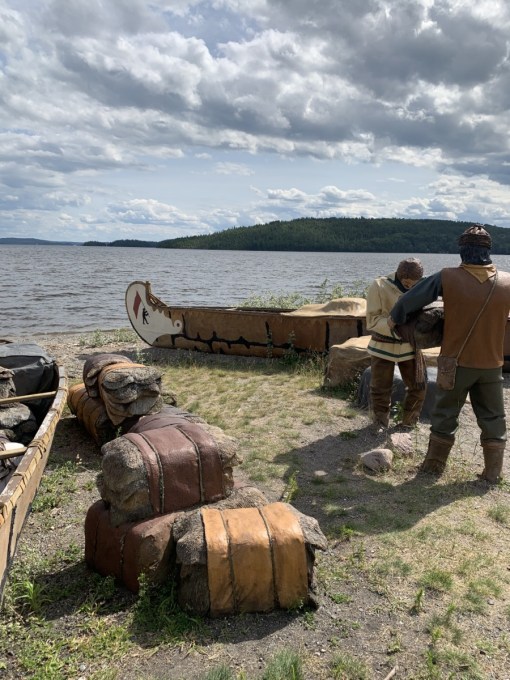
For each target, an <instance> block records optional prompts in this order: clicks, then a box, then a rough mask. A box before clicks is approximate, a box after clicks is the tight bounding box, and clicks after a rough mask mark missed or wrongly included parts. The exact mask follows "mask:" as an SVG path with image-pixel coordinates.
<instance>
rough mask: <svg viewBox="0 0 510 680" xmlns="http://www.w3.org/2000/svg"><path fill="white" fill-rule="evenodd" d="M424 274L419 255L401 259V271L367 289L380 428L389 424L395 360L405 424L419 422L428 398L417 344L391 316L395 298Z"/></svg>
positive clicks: (373, 399) (373, 394) (376, 414)
mask: <svg viewBox="0 0 510 680" xmlns="http://www.w3.org/2000/svg"><path fill="white" fill-rule="evenodd" d="M422 276H423V266H422V264H421V262H420V261H419V260H417V259H416V258H414V257H412V258H408V259H406V260H402V261H401V262H399V264H398V267H397V271H396V272H395V273H393V274H390V275H389V276H381V277H379V278H377V279H375V281H374V282H373V283H372V285H371V286H370V288H369V289H368V293H367V316H366V323H367V330H368V331H370V333H371V334H372V337H371V339H370V341H369V343H368V353H369V354H370V359H371V369H370V372H371V375H370V402H371V409H372V417H373V420H374V423H375V425H376V427H377V428H378V429H385V428H387V427H388V426H389V420H390V406H391V392H392V388H393V374H394V369H395V364H398V367H399V370H400V375H401V376H402V380H403V381H404V384H405V386H406V396H405V399H404V404H403V410H404V413H403V420H402V424H403V425H406V426H409V427H412V426H413V425H415V424H416V422H417V420H418V418H419V416H420V411H421V408H422V405H423V400H424V399H425V383H424V381H423V382H419V381H417V380H416V356H415V351H414V349H413V347H412V346H411V345H410V343H408V342H404V341H403V340H402V339H401V338H400V337H399V336H398V334H397V333H396V332H395V331H394V330H392V329H390V328H389V326H388V317H389V313H390V311H391V309H392V307H393V305H394V304H395V302H396V301H397V300H398V299H399V298H400V297H401V295H403V294H404V293H405V292H406V290H409V289H410V288H412V287H413V286H414V285H415V284H416V283H417V282H418V281H419V280H420V279H421V278H422Z"/></svg>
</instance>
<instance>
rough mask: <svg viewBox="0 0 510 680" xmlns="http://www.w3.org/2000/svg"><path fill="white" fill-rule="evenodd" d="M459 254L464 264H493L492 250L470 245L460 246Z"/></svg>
mask: <svg viewBox="0 0 510 680" xmlns="http://www.w3.org/2000/svg"><path fill="white" fill-rule="evenodd" d="M459 253H460V259H461V260H462V262H463V263H464V264H492V260H491V251H490V248H485V247H484V246H475V245H472V244H468V245H465V246H460V247H459Z"/></svg>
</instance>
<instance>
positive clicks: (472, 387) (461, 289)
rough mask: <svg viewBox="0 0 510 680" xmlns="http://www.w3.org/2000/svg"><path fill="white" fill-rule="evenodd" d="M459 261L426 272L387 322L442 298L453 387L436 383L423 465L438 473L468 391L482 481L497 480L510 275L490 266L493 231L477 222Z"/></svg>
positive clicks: (444, 347)
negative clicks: (452, 361) (477, 432)
mask: <svg viewBox="0 0 510 680" xmlns="http://www.w3.org/2000/svg"><path fill="white" fill-rule="evenodd" d="M458 243H459V253H460V258H461V264H460V265H459V266H458V267H451V268H446V269H442V270H441V271H440V272H437V273H436V274H432V275H431V276H428V277H427V278H426V279H424V280H423V281H421V282H420V283H419V284H418V285H417V286H416V287H415V288H413V290H411V291H409V292H408V293H406V294H405V295H404V296H403V297H402V298H400V300H399V301H398V302H397V303H396V305H395V307H394V308H393V310H392V311H391V321H390V326H394V324H401V323H404V322H405V321H406V319H407V317H408V316H409V314H411V313H412V312H414V311H417V310H418V309H421V308H422V307H423V306H424V305H427V304H429V303H430V302H432V301H434V300H436V299H437V298H438V297H439V296H442V298H443V304H444V333H443V341H442V343H441V353H440V354H441V356H444V357H453V358H457V369H456V374H455V382H454V383H453V389H441V388H440V387H438V386H436V400H435V404H434V408H433V412H432V416H431V428H430V438H429V445H428V450H427V454H426V456H425V459H424V461H423V464H422V468H421V469H422V470H423V471H424V472H429V473H432V474H441V473H442V472H443V470H444V469H445V466H446V462H447V459H448V456H449V454H450V451H451V448H452V446H453V444H454V442H455V432H456V430H457V428H458V425H459V414H460V411H461V409H462V407H463V405H464V403H465V401H466V398H467V396H468V395H469V397H470V400H471V406H472V407H473V411H474V413H475V416H476V420H477V423H478V426H479V427H480V430H481V434H480V443H481V446H482V450H483V457H484V463H485V465H484V469H483V472H482V474H481V475H480V476H481V477H482V478H483V479H485V480H487V481H489V482H491V483H496V482H498V481H499V479H500V476H501V471H502V467H503V456H504V451H505V444H506V419H505V407H504V402H503V375H502V367H503V363H504V357H503V343H504V338H505V330H506V325H507V319H508V313H509V311H510V274H508V273H506V272H498V271H497V270H496V267H495V266H494V265H493V264H492V261H491V258H490V250H491V247H492V239H491V236H490V234H489V233H488V232H487V231H486V230H485V229H484V228H483V227H482V226H481V225H479V224H476V225H473V226H471V227H469V228H468V229H466V231H464V232H463V233H462V234H461V236H460V237H459V241H458Z"/></svg>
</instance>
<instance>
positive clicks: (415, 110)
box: [0, 0, 510, 239]
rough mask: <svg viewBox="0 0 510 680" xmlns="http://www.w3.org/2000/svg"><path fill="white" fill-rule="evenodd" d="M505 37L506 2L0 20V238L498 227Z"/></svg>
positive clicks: (119, 5) (133, 1)
mask: <svg viewBox="0 0 510 680" xmlns="http://www.w3.org/2000/svg"><path fill="white" fill-rule="evenodd" d="M509 29H510V9H509V7H508V5H507V4H506V3H504V2H503V1H502V0H480V1H477V2H475V1H474V0H462V2H461V1H460V0H360V1H359V2H356V3H352V2H347V1H346V0H341V1H340V2H339V1H338V0H334V1H333V0H323V2H322V3H321V6H320V12H319V11H317V4H316V3H310V2H308V1H306V0H295V1H294V2H292V3H289V2H287V0H285V1H284V0H271V1H269V0H249V1H248V0H208V1H205V0H175V1H174V0H172V2H170V0H155V1H154V2H152V3H145V2H143V0H119V1H118V2H115V3H103V2H100V0H52V1H51V2H48V3H43V4H42V5H37V4H35V5H34V3H32V2H29V1H28V0H16V2H15V1H14V0H7V2H6V3H4V5H3V6H2V7H1V8H0V102H1V106H0V211H1V212H2V216H4V215H5V219H3V220H2V223H1V224H2V229H3V233H12V232H13V231H14V232H15V231H16V230H17V229H26V225H27V223H28V222H30V223H31V224H32V225H33V228H34V230H36V229H37V230H38V231H39V232H44V230H45V229H48V230H52V233H54V225H55V224H56V223H57V222H58V224H59V226H60V228H61V229H62V234H63V236H65V234H66V229H67V227H66V225H72V224H73V221H74V223H75V224H74V226H73V228H75V227H76V228H80V229H81V228H83V229H84V230H85V231H84V233H87V237H88V238H93V236H94V230H95V229H98V230H99V229H101V233H102V234H107V235H108V236H109V237H111V238H112V239H113V238H117V237H118V238H120V237H122V235H123V234H124V233H126V234H127V233H129V234H131V233H132V231H133V229H136V225H142V224H143V225H148V227H147V228H148V229H150V230H152V231H150V232H147V233H152V234H153V237H154V238H156V237H157V236H158V235H159V234H160V233H162V231H163V230H165V229H166V230H167V231H168V230H169V231H170V233H174V232H173V231H172V230H175V233H177V232H179V233H181V232H184V233H194V232H196V231H197V230H198V231H200V230H201V231H202V232H205V231H207V230H211V229H220V228H225V227H227V226H232V225H233V224H235V223H236V222H237V221H238V220H239V221H240V220H242V221H243V223H245V224H247V223H249V220H250V219H256V220H258V221H260V219H261V218H262V217H263V216H270V217H269V218H270V219H279V218H285V217H293V216H301V215H306V214H324V215H326V214H333V212H334V211H335V210H336V211H337V213H338V212H342V214H356V211H358V213H359V214H363V215H365V216H368V215H374V216H391V215H401V216H405V215H413V216H415V215H418V216H423V217H426V216H430V215H432V214H433V215H448V216H449V217H451V218H452V219H465V218H466V216H469V219H471V217H472V218H473V219H480V220H482V221H486V222H494V223H497V224H503V225H507V224H508V218H507V217H506V215H507V214H508V211H507V209H508V186H509V185H510V138H509V136H508V129H509V127H510V115H509V111H510V69H509V53H508V37H507V36H508V32H509ZM314 159H320V160H321V161H322V162H323V164H324V167H327V168H330V169H331V172H332V175H331V176H330V177H326V176H325V175H324V169H322V170H320V171H319V170H318V166H317V165H316V164H315V160H314ZM207 161H210V163H208V162H207ZM386 166H391V169H389V170H388V171H387V172H385V167H386ZM276 167H278V168H279V169H280V172H281V173H282V174H281V175H280V176H279V177H277V176H275V174H276V171H275V169H274V168H276ZM396 167H400V168H402V167H405V168H407V174H406V173H402V175H401V174H400V173H395V168H396ZM424 171H428V172H429V173H431V174H432V173H435V176H436V177H437V183H436V185H435V186H432V185H430V186H429V182H427V183H422V184H421V188H418V185H419V184H420V181H419V180H418V179H416V180H414V179H413V178H414V177H416V178H419V177H422V174H423V172H424ZM318 172H319V176H317V173H318ZM203 173H208V177H209V185H210V187H208V186H207V183H205V182H203V183H200V191H198V189H197V187H198V185H199V183H198V182H197V179H196V178H197V175H198V174H202V175H203ZM373 173H376V174H377V177H378V179H379V180H390V181H385V182H384V189H382V188H381V187H380V188H379V189H375V187H374V185H371V186H370V187H368V182H369V180H368V178H369V177H371V176H372V174H373ZM227 175H228V181H227V180H225V182H224V183H223V184H221V183H220V181H219V180H221V178H222V177H223V176H227ZM352 177H356V179H357V182H356V183H353V181H352ZM243 178H244V183H243ZM247 178H249V180H248V179H247ZM392 178H393V179H392ZM403 178H405V182H403V181H402V179H403ZM234 180H235V182H236V191H235V192H232V190H231V187H230V183H231V182H232V181H234ZM395 180H398V181H395ZM465 181H469V182H472V183H473V187H474V189H473V187H471V190H470V191H467V190H465V187H464V182H465ZM380 184H381V186H382V184H383V182H381V183H380ZM444 185H447V186H448V187H449V190H450V191H451V192H452V193H453V195H448V192H444V191H443V190H442V188H441V187H442V186H444ZM392 186H393V187H394V189H392ZM250 187H253V188H254V190H255V191H256V192H257V196H258V198H257V201H256V202H255V203H253V195H254V194H253V191H252V190H251V188H250ZM321 187H322V188H321ZM119 191H120V192H123V194H122V195H120V196H119V195H118V194H119ZM379 191H381V192H382V193H379ZM168 192H170V193H171V198H169V197H168ZM397 192H398V193H397ZM241 196H243V197H244V198H243V199H241V198H240V197H241ZM68 206H69V207H68ZM84 206H87V210H86V214H85V213H84V212H83V207H84ZM168 206H172V208H169V207H168ZM64 208H65V209H64ZM307 211H308V212H307ZM61 215H66V218H65V219H61V218H60V217H59V216H61ZM137 220H139V221H138V222H137ZM76 225H78V226H76ZM166 225H169V226H168V228H167V226H166ZM69 228H70V227H69Z"/></svg>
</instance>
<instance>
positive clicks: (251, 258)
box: [0, 246, 510, 337]
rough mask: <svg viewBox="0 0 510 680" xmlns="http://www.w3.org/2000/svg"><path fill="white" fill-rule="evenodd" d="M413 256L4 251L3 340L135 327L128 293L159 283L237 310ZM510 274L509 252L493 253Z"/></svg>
mask: <svg viewBox="0 0 510 680" xmlns="http://www.w3.org/2000/svg"><path fill="white" fill-rule="evenodd" d="M413 255H416V254H415V253H297V252H290V253H280V252H251V251H224V250H223V251H215V250H171V249H159V248H107V247H84V246H0V258H1V260H0V261H1V262H2V267H1V269H0V296H1V298H0V299H1V324H0V337H9V336H20V335H24V334H32V333H62V332H70V331H90V330H96V329H100V330H110V329H113V328H123V327H128V326H129V321H128V318H127V315H126V311H125V307H124V294H125V291H126V288H127V286H128V284H129V283H131V281H135V280H141V281H150V282H151V283H152V291H153V293H154V294H155V295H156V296H157V297H159V298H160V299H161V300H163V301H164V302H166V303H168V304H174V305H222V306H231V305H235V304H238V303H240V302H242V301H243V300H245V299H246V298H248V297H250V296H251V295H254V294H263V293H268V292H274V293H291V292H298V293H301V294H302V295H304V296H306V297H314V296H315V295H316V294H317V293H318V292H319V289H320V284H321V283H322V282H323V281H324V279H328V284H329V286H332V285H334V284H341V285H343V286H350V285H353V284H355V283H357V282H362V283H364V284H367V283H369V282H370V281H371V280H372V279H373V278H375V277H376V276H380V275H383V274H388V273H390V272H392V271H394V270H395V267H396V264H397V263H398V262H399V261H400V260H401V259H403V258H405V257H410V256H413ZM416 256H417V257H419V258H420V259H421V260H422V262H423V264H424V267H425V274H431V273H433V272H435V271H437V270H438V269H441V268H442V267H448V266H455V265H457V264H458V262H459V258H458V256H457V255H434V254H423V255H420V254H418V255H416ZM493 260H494V262H495V264H496V265H497V266H498V267H499V268H500V269H504V270H506V271H510V256H507V255H497V256H494V257H493Z"/></svg>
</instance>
